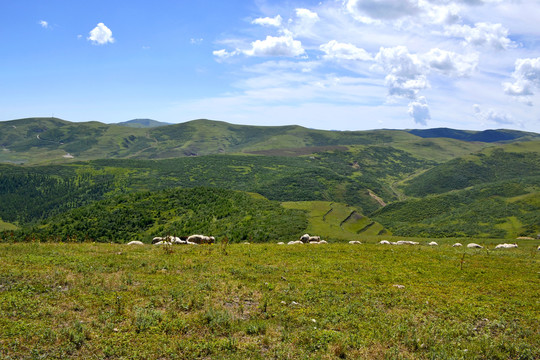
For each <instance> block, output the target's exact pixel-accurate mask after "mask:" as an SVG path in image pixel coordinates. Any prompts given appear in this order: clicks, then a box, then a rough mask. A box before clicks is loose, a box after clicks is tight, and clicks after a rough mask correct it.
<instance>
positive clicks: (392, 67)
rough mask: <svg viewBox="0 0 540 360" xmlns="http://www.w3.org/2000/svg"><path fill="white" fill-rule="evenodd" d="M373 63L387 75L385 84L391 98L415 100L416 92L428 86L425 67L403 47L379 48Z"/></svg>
mask: <svg viewBox="0 0 540 360" xmlns="http://www.w3.org/2000/svg"><path fill="white" fill-rule="evenodd" d="M375 61H376V62H377V64H378V65H379V66H380V67H381V68H382V69H383V70H384V71H385V72H387V73H388V75H387V76H386V78H385V82H386V86H387V87H388V94H389V95H391V96H402V97H407V98H411V99H415V98H416V94H417V93H418V91H420V90H422V89H425V88H427V87H428V86H429V83H428V81H427V79H426V67H425V65H424V64H423V63H422V61H420V59H419V58H418V56H417V55H414V54H410V53H409V50H408V49H407V48H406V47H405V46H396V47H393V48H381V49H380V50H379V53H378V54H377V56H376V57H375Z"/></svg>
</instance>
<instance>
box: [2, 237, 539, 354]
mask: <svg viewBox="0 0 540 360" xmlns="http://www.w3.org/2000/svg"><path fill="white" fill-rule="evenodd" d="M421 241H422V243H426V242H427V241H429V240H428V239H422V240H421ZM451 241H453V240H448V241H441V242H440V244H441V245H440V246H438V247H428V246H415V247H393V246H383V245H377V244H375V243H374V242H370V243H367V244H363V245H349V244H336V243H335V244H327V245H298V246H287V245H276V244H252V245H242V244H235V245H229V246H228V247H222V246H220V245H212V246H198V247H188V246H184V247H182V246H179V247H174V248H172V250H171V249H164V248H160V247H156V246H150V245H146V246H143V247H129V246H127V245H119V244H92V243H85V244H38V243H24V244H0V258H2V267H0V357H1V358H2V359H39V358H47V359H65V358H81V359H94V358H95V359H105V358H106V359H308V358H313V359H335V358H343V359H360V358H361V359H538V358H539V357H540V346H539V345H540V323H539V321H540V300H539V298H538V294H539V293H540V278H539V274H538V270H539V265H540V261H539V260H540V259H539V258H538V255H537V254H538V252H537V251H536V250H535V249H534V247H533V244H528V243H527V242H525V241H522V242H520V243H519V245H520V247H519V248H518V249H512V250H503V251H501V250H489V251H487V250H485V249H483V250H472V249H463V248H452V247H451V246H450V243H451ZM483 242H484V243H485V244H487V245H488V246H489V247H490V248H492V247H493V245H492V244H493V242H494V241H489V240H483ZM397 285H399V286H397Z"/></svg>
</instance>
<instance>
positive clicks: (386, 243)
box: [379, 240, 391, 245]
mask: <svg viewBox="0 0 540 360" xmlns="http://www.w3.org/2000/svg"><path fill="white" fill-rule="evenodd" d="M379 244H381V245H391V243H390V241H388V240H381V241H379Z"/></svg>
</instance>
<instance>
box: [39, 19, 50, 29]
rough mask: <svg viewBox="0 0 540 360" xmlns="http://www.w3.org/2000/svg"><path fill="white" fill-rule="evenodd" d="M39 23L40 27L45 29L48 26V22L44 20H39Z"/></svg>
mask: <svg viewBox="0 0 540 360" xmlns="http://www.w3.org/2000/svg"><path fill="white" fill-rule="evenodd" d="M38 24H39V25H41V27H42V28H44V29H47V28H48V27H49V23H48V22H47V21H45V20H39V22H38Z"/></svg>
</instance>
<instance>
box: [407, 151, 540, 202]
mask: <svg viewBox="0 0 540 360" xmlns="http://www.w3.org/2000/svg"><path fill="white" fill-rule="evenodd" d="M538 175H540V141H531V142H527V143H524V145H503V146H499V147H490V148H487V149H485V150H483V151H481V152H478V153H474V154H471V155H468V156H464V157H460V158H456V159H453V160H450V161H448V162H446V163H443V164H440V165H438V166H435V167H433V168H431V169H430V170H428V171H426V172H425V173H423V174H420V175H418V176H416V177H414V178H412V179H411V180H409V181H407V182H406V183H405V186H404V189H405V193H407V194H408V195H411V196H424V195H426V194H441V193H444V192H448V191H451V190H456V189H464V188H466V187H469V186H473V185H477V184H484V183H490V182H497V181H502V180H508V179H524V178H527V177H531V176H532V177H536V176H538Z"/></svg>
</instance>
